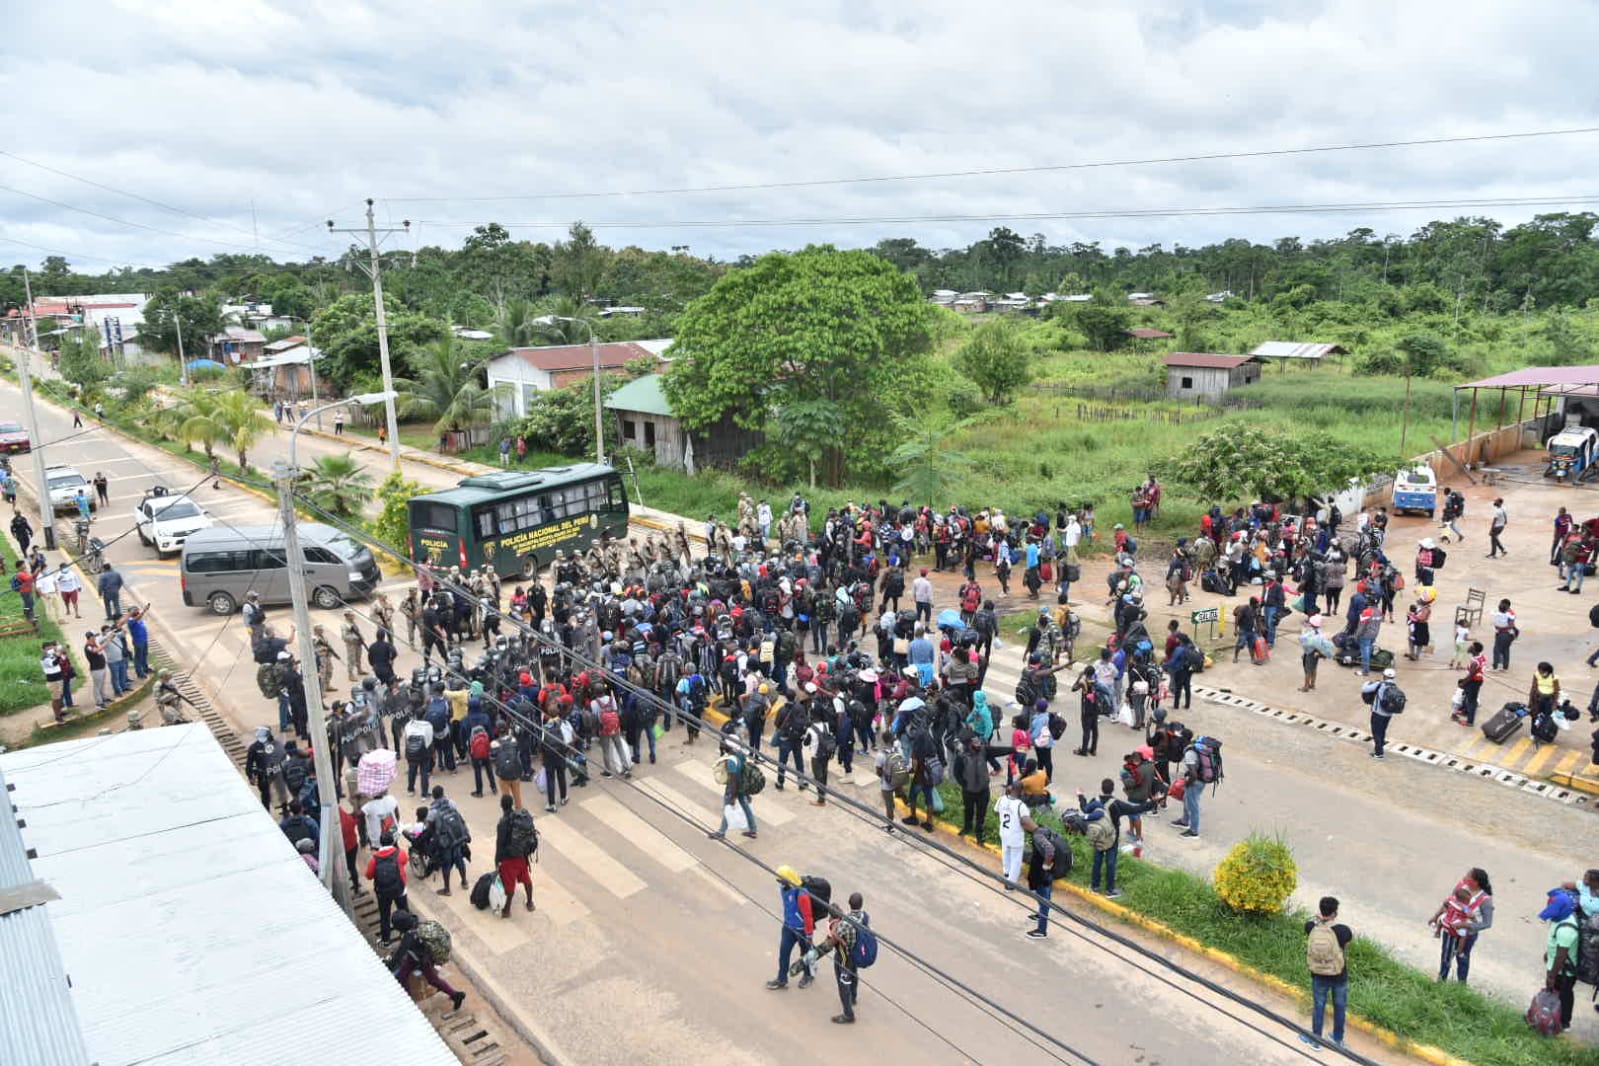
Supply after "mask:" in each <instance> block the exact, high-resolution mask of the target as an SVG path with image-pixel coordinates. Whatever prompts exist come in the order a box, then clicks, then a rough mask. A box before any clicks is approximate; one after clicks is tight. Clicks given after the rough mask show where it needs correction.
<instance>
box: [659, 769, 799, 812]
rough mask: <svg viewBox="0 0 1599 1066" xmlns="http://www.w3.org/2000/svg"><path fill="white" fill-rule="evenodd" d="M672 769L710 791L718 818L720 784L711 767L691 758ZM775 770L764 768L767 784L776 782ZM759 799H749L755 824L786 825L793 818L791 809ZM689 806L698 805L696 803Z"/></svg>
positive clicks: (720, 800)
mask: <svg viewBox="0 0 1599 1066" xmlns="http://www.w3.org/2000/svg"><path fill="white" fill-rule="evenodd" d="M672 769H674V770H676V771H677V772H678V773H680V774H682V775H683V776H684V777H686V778H688V779H689V780H690V781H692V782H694V783H695V784H696V785H699V786H700V787H701V788H703V789H705V790H706V791H708V792H710V793H711V795H712V796H713V797H715V799H714V803H713V809H714V810H715V811H716V812H717V814H716V816H717V817H718V818H720V817H721V811H722V786H721V785H718V784H717V783H716V779H715V778H713V777H712V776H711V768H710V767H709V766H706V765H705V764H703V763H699V762H695V761H694V760H693V759H688V760H685V761H684V762H680V763H678V764H677V765H676V766H674V767H672ZM776 772H777V771H775V770H770V769H767V770H765V773H766V781H767V783H768V784H769V785H770V784H775V783H776V779H775V778H774V777H773V775H774V774H775V773H776ZM759 799H760V798H759V797H756V799H755V800H751V801H750V803H751V806H752V807H754V808H755V821H756V823H757V824H759V823H761V822H770V823H771V824H772V825H787V824H788V823H789V822H792V821H793V820H794V812H793V811H791V810H787V809H786V808H784V807H782V806H779V805H778V804H776V803H760V802H759ZM691 806H698V804H695V805H691Z"/></svg>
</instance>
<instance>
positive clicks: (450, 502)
mask: <svg viewBox="0 0 1599 1066" xmlns="http://www.w3.org/2000/svg"><path fill="white" fill-rule="evenodd" d="M407 510H408V514H409V517H410V522H411V545H410V547H411V558H412V559H414V560H416V561H417V562H422V563H431V564H432V565H435V566H454V565H459V566H460V567H461V568H462V569H463V570H465V569H467V568H469V567H478V566H492V567H493V568H494V570H495V572H496V573H498V574H503V575H510V574H520V575H521V576H522V577H524V578H527V579H529V580H531V579H532V578H533V577H535V576H536V575H537V574H538V571H539V567H541V566H544V565H545V564H547V563H549V562H550V560H552V559H554V558H555V553H556V551H558V550H562V549H565V550H567V551H573V550H584V549H587V548H588V546H589V545H590V544H592V543H593V542H594V541H596V540H598V539H599V538H600V536H601V534H603V533H610V534H611V536H613V537H618V538H623V537H626V536H627V522H628V518H627V513H628V512H627V493H626V491H625V490H624V489H623V487H622V475H620V474H618V473H617V472H616V470H615V469H614V468H612V467H610V466H605V465H601V464H599V463H575V464H573V465H571V466H550V467H545V468H543V469H542V470H501V471H496V472H495V473H492V474H479V475H477V476H474V477H469V478H466V479H464V480H462V481H461V482H460V484H458V485H457V486H456V487H455V488H453V489H447V490H445V491H444V492H432V493H428V494H427V495H426V496H416V497H413V498H412V499H411V501H410V506H409V507H408V509H407Z"/></svg>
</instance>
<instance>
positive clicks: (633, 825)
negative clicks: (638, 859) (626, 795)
mask: <svg viewBox="0 0 1599 1066" xmlns="http://www.w3.org/2000/svg"><path fill="white" fill-rule="evenodd" d="M623 787H624V788H625V787H626V786H623ZM579 806H580V807H582V808H583V809H584V810H585V811H588V812H589V813H590V814H593V815H595V816H596V817H598V818H600V819H601V820H602V821H604V822H605V825H606V828H608V829H610V830H611V831H612V832H615V833H617V834H618V835H620V836H621V837H622V838H623V839H625V840H626V841H627V842H628V843H629V844H632V845H633V846H634V847H636V848H638V849H639V850H640V851H642V852H643V853H644V854H645V855H648V856H649V857H650V858H651V859H654V860H655V861H656V862H658V863H660V864H661V865H662V866H664V867H666V868H667V869H668V870H671V871H672V872H673V873H682V872H683V871H684V870H692V869H693V868H694V867H696V866H698V865H699V860H698V859H696V858H695V857H694V856H692V855H690V854H689V853H688V852H686V851H684V850H683V849H682V848H680V847H678V846H677V844H676V843H674V842H673V841H672V840H670V839H669V838H668V837H667V836H666V835H665V834H664V833H662V832H661V831H660V830H659V829H656V828H655V827H654V826H652V825H650V824H649V823H648V822H646V821H645V820H644V819H643V818H640V817H639V816H638V815H637V814H634V813H633V811H632V810H630V809H629V808H628V807H627V806H626V805H625V804H623V803H622V801H621V800H619V799H617V798H616V797H615V796H610V795H607V794H606V793H604V792H598V793H595V794H594V795H592V796H590V797H588V798H587V799H585V800H584V801H583V802H582V803H581V804H579Z"/></svg>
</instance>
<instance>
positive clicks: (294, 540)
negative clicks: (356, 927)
mask: <svg viewBox="0 0 1599 1066" xmlns="http://www.w3.org/2000/svg"><path fill="white" fill-rule="evenodd" d="M298 474H299V471H297V470H296V469H295V468H294V467H292V466H290V465H289V464H288V463H286V462H284V461H283V460H281V459H279V460H278V461H277V462H276V463H274V464H273V465H272V480H273V482H274V483H275V484H276V485H277V489H278V512H279V515H280V517H281V519H282V521H283V553H284V555H285V556H286V557H287V562H288V571H289V598H290V600H291V601H292V602H293V604H294V630H295V635H296V637H297V638H298V641H299V645H300V677H301V681H302V684H303V686H304V688H305V705H306V711H307V717H308V718H309V727H310V730H311V752H312V756H313V760H314V763H315V767H316V790H317V796H318V798H319V800H320V803H321V806H320V809H319V810H318V812H317V821H318V824H319V825H320V827H321V830H322V839H321V841H320V842H319V847H318V848H317V855H318V860H319V862H320V863H321V871H322V884H323V885H324V886H325V887H326V888H327V889H328V890H329V891H330V892H332V893H333V898H334V899H335V900H337V901H338V903H339V906H340V907H342V908H344V913H345V914H351V913H352V910H351V903H350V882H349V878H348V877H346V876H345V874H344V871H342V870H341V869H339V865H340V864H341V863H342V862H343V861H344V839H343V831H342V830H341V829H340V828H339V812H338V806H337V804H338V799H337V797H338V792H337V791H336V790H335V787H334V782H335V778H334V776H333V772H334V771H333V757H332V755H331V754H330V753H329V751H328V744H329V741H328V723H327V716H326V714H325V712H324V711H323V709H322V686H321V684H320V683H318V680H317V677H316V645H315V644H314V643H313V642H312V640H311V608H310V604H309V603H308V602H307V600H306V595H305V565H304V563H305V557H304V556H303V555H301V554H300V530H299V527H298V526H297V525H296V524H295V522H296V517H295V514H294V479H295V478H296V476H298Z"/></svg>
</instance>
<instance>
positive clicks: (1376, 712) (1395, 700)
mask: <svg viewBox="0 0 1599 1066" xmlns="http://www.w3.org/2000/svg"><path fill="white" fill-rule="evenodd" d="M1394 677H1395V674H1394V671H1393V667H1389V668H1388V669H1386V670H1384V671H1383V672H1382V679H1381V680H1378V681H1368V682H1366V683H1365V684H1364V685H1361V686H1360V698H1361V699H1362V700H1364V701H1365V702H1366V704H1367V705H1368V706H1369V707H1370V708H1371V743H1372V750H1371V757H1372V758H1373V759H1377V760H1379V761H1380V760H1381V759H1382V758H1383V746H1384V744H1386V743H1387V740H1388V724H1389V721H1390V720H1391V719H1392V718H1393V716H1394V715H1395V714H1398V713H1399V711H1400V710H1402V709H1403V708H1404V698H1405V694H1404V693H1403V692H1400V691H1399V685H1398V684H1397V683H1396V682H1395V681H1394ZM1396 708H1397V709H1396Z"/></svg>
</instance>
